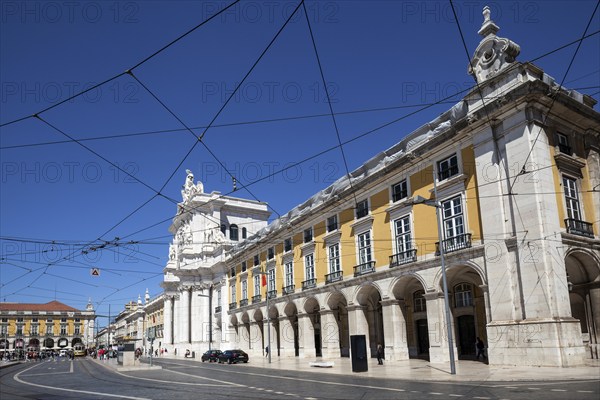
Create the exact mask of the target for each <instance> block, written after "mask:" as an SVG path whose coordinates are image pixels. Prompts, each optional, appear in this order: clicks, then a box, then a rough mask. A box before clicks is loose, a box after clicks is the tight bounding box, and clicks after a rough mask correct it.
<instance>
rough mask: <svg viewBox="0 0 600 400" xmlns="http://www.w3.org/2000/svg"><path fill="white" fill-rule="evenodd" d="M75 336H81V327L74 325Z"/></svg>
mask: <svg viewBox="0 0 600 400" xmlns="http://www.w3.org/2000/svg"><path fill="white" fill-rule="evenodd" d="M75 335H81V327H80V326H79V325H75Z"/></svg>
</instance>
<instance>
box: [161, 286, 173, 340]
mask: <svg viewBox="0 0 600 400" xmlns="http://www.w3.org/2000/svg"><path fill="white" fill-rule="evenodd" d="M163 342H164V344H173V298H172V297H171V296H165V303H164V314H163Z"/></svg>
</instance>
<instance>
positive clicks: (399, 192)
mask: <svg viewBox="0 0 600 400" xmlns="http://www.w3.org/2000/svg"><path fill="white" fill-rule="evenodd" d="M406 197H408V186H407V184H406V179H404V180H403V181H400V182H398V183H396V184H395V185H393V186H392V201H393V202H396V201H398V200H402V199H405V198H406Z"/></svg>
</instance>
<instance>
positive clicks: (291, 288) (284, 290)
mask: <svg viewBox="0 0 600 400" xmlns="http://www.w3.org/2000/svg"><path fill="white" fill-rule="evenodd" d="M295 291H296V285H287V286H284V287H283V288H281V293H283V294H292V293H294V292H295Z"/></svg>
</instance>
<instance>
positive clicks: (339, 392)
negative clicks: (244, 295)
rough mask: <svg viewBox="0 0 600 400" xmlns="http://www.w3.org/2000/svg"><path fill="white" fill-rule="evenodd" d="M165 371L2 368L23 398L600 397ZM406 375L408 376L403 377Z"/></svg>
mask: <svg viewBox="0 0 600 400" xmlns="http://www.w3.org/2000/svg"><path fill="white" fill-rule="evenodd" d="M157 363H158V364H159V365H161V366H162V367H163V369H162V370H137V371H128V372H121V371H118V370H115V369H114V368H109V367H106V366H104V365H102V364H100V363H98V362H97V361H94V360H91V359H76V360H74V361H69V360H61V361H57V362H54V361H49V362H38V363H24V364H21V365H18V366H13V367H9V368H4V369H2V370H0V383H1V385H0V395H1V396H0V398H1V399H2V400H13V399H14V400H16V399H157V400H158V399H176V400H187V399H198V398H200V399H211V400H213V399H214V400H220V399H231V398H233V399H240V400H244V399H266V400H269V399H302V400H313V399H315V400H334V399H348V400H354V399H356V400H358V399H378V400H388V399H390V400H391V399H424V398H427V399H464V400H467V399H468V400H474V399H478V400H487V399H490V400H491V399H505V400H531V398H532V397H535V398H539V399H561V400H562V399H573V400H579V399H581V400H583V399H594V400H596V399H598V398H599V396H600V380H595V381H572V380H570V381H562V382H558V381H553V382H532V381H529V382H526V383H523V382H499V383H494V382H460V383H457V382H418V381H412V382H409V381H405V380H402V379H378V378H369V377H360V376H356V375H349V376H346V375H324V374H319V373H318V372H302V371H272V370H269V369H265V368H257V367H253V366H252V365H251V364H240V365H225V364H223V365H221V364H207V363H204V364H202V363H198V362H188V361H178V360H160V361H158V362H157ZM399 378H401V377H399Z"/></svg>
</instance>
